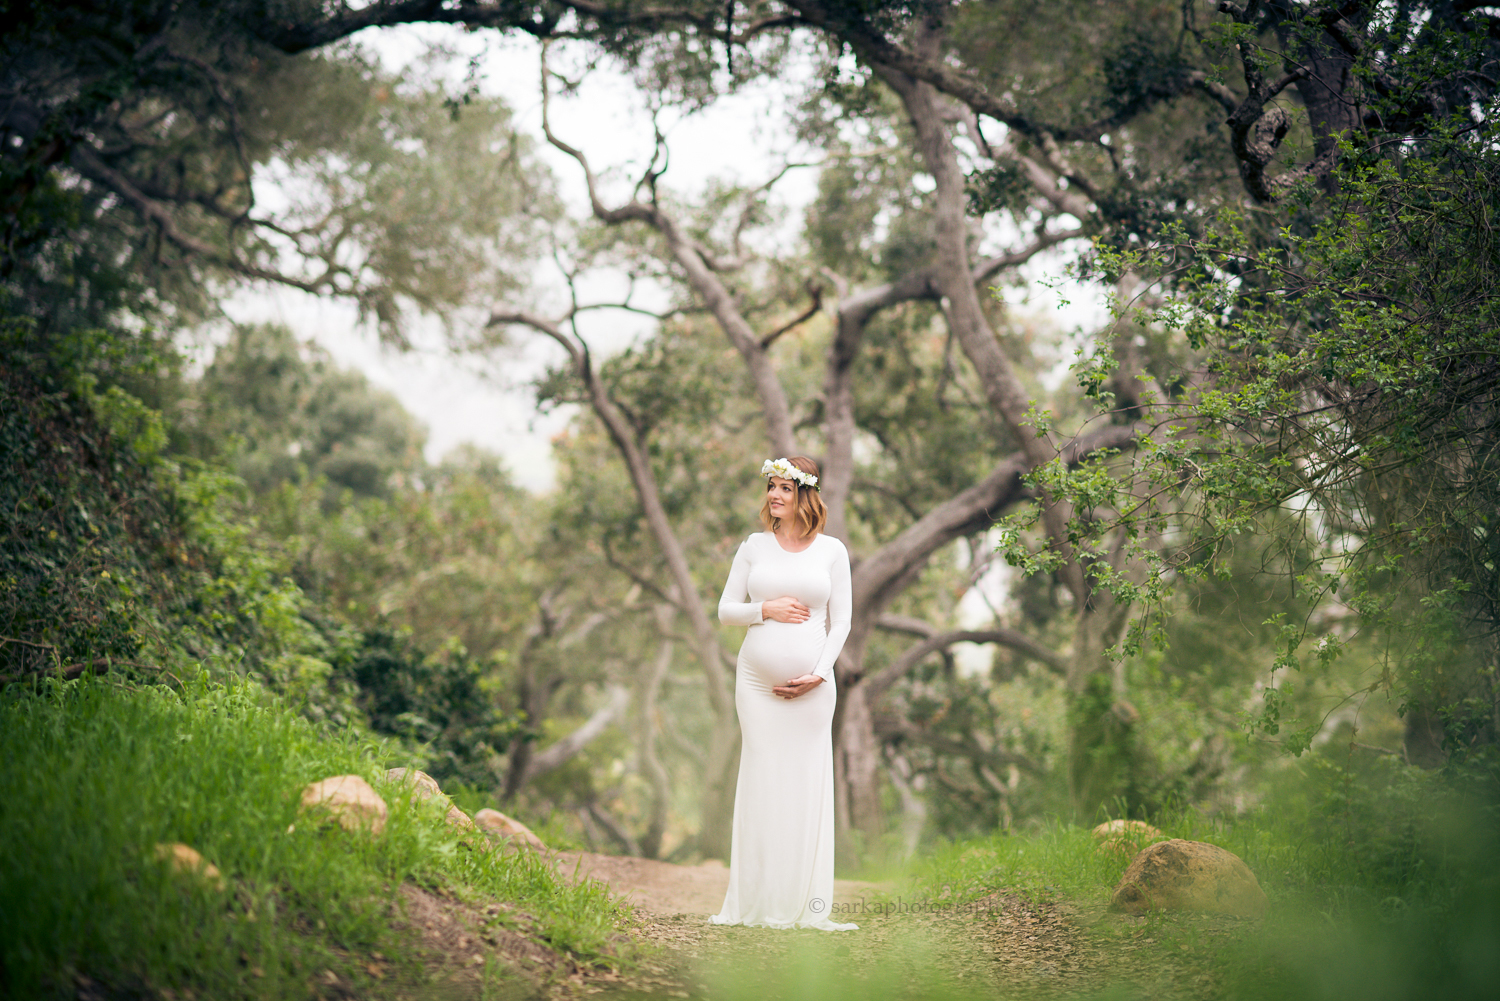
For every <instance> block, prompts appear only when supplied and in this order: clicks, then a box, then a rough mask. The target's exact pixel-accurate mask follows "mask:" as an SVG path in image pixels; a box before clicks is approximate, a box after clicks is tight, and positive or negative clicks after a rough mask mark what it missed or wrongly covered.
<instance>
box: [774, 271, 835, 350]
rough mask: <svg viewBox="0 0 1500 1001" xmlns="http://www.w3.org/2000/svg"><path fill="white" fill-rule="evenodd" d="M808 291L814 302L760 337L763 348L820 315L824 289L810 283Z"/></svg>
mask: <svg viewBox="0 0 1500 1001" xmlns="http://www.w3.org/2000/svg"><path fill="white" fill-rule="evenodd" d="M807 291H808V292H809V293H810V294H811V295H812V303H811V304H810V305H809V306H808V307H807V308H806V309H804V310H803V311H802V312H801V313H798V314H797V316H795V317H794V318H792V319H790V320H788V321H787V322H786V323H783V324H782V325H781V326H779V327H777V328H776V329H775V330H773V331H771V332H770V333H769V334H766V335H765V336H764V337H762V338H761V339H760V346H761V348H762V349H764V348H768V347H770V346H771V345H772V344H774V343H776V338H778V337H780V336H781V335H782V334H784V333H786V332H787V331H789V330H793V329H795V328H797V327H800V326H802V324H804V323H806V322H807V321H808V320H811V319H812V318H813V317H814V316H817V315H818V310H820V309H822V308H823V290H822V288H820V287H819V286H817V285H809V286H808V287H807Z"/></svg>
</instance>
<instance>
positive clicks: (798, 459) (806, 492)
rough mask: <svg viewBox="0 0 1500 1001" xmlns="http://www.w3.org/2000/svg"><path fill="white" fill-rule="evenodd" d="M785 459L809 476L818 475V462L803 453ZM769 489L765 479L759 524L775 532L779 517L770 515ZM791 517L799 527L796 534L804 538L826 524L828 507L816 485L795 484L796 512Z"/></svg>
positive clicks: (817, 531)
mask: <svg viewBox="0 0 1500 1001" xmlns="http://www.w3.org/2000/svg"><path fill="white" fill-rule="evenodd" d="M787 461H788V462H790V463H791V464H792V465H794V466H796V467H797V468H798V469H800V470H802V471H803V472H804V473H806V474H807V475H809V476H817V475H818V464H817V463H816V462H814V461H812V460H811V459H809V458H808V457H807V456H805V455H796V456H793V457H792V458H790V459H788V460H787ZM770 491H771V481H770V479H767V480H766V498H765V499H764V500H762V501H761V502H760V520H761V524H763V525H765V526H766V527H767V528H769V529H770V530H771V531H773V532H775V531H779V530H780V528H781V519H780V518H773V517H771V496H770ZM793 518H794V524H795V527H796V528H798V529H800V531H799V533H798V534H799V535H800V536H802V537H804V538H805V537H807V536H809V535H817V534H818V533H819V532H821V531H823V526H824V525H827V524H828V508H826V507H824V506H823V498H822V497H821V496H820V495H819V494H818V488H817V487H807V486H803V485H802V484H800V483H798V484H797V513H796V515H794V516H793Z"/></svg>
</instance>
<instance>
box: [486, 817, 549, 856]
mask: <svg viewBox="0 0 1500 1001" xmlns="http://www.w3.org/2000/svg"><path fill="white" fill-rule="evenodd" d="M474 822H475V823H476V824H478V825H479V829H480V830H482V831H484V832H485V833H486V834H489V835H492V836H494V837H497V838H503V839H505V840H507V841H509V842H511V843H513V844H515V845H518V846H522V847H526V848H535V849H537V850H538V851H546V850H547V846H546V845H544V844H542V839H541V838H539V837H537V836H536V835H535V834H532V833H531V828H529V827H527V826H526V825H525V824H523V823H521V822H520V821H519V820H517V819H516V818H514V817H507V816H506V815H505V814H503V813H501V812H500V811H499V810H491V809H488V808H486V809H483V810H480V811H479V812H478V813H476V814H474Z"/></svg>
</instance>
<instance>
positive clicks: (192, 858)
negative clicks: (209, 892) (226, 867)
mask: <svg viewBox="0 0 1500 1001" xmlns="http://www.w3.org/2000/svg"><path fill="white" fill-rule="evenodd" d="M154 853H155V855H156V860H157V861H158V862H165V863H167V864H168V865H169V866H171V867H172V869H173V871H175V872H180V873H185V874H187V875H189V876H193V877H195V878H196V879H198V880H200V881H201V882H202V883H203V884H204V885H205V886H210V887H213V888H214V889H215V890H218V891H220V892H223V890H224V876H223V874H222V873H220V872H219V869H218V867H217V866H215V865H214V864H213V863H212V862H210V861H208V859H206V858H204V857H203V856H202V855H199V854H198V853H197V852H196V851H194V850H193V849H192V848H189V847H188V846H187V845H185V844H182V843H181V842H173V843H172V844H159V845H157V846H156V848H155V849H154Z"/></svg>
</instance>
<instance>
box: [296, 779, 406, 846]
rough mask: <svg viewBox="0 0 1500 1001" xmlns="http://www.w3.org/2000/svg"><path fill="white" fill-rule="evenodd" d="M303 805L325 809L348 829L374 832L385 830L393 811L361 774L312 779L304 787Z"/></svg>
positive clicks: (304, 806) (306, 807) (304, 807)
mask: <svg viewBox="0 0 1500 1001" xmlns="http://www.w3.org/2000/svg"><path fill="white" fill-rule="evenodd" d="M302 808H303V809H305V810H306V809H314V808H316V809H320V810H322V811H324V812H325V813H327V814H328V815H329V816H330V817H332V818H333V819H334V820H336V821H338V823H339V826H341V827H343V828H344V829H345V830H347V831H357V830H366V831H369V832H370V833H371V834H379V833H381V832H382V831H384V830H385V820H386V817H387V816H389V814H390V811H389V810H388V809H387V808H386V805H385V800H383V799H381V798H380V796H379V795H377V794H376V792H375V790H374V789H372V788H370V783H368V782H366V781H365V780H364V779H362V778H360V777H359V776H358V775H335V776H333V777H332V778H327V779H324V780H323V781H321V782H314V783H312V784H311V785H309V786H308V787H307V788H306V789H303V790H302Z"/></svg>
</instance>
